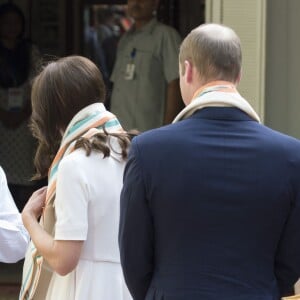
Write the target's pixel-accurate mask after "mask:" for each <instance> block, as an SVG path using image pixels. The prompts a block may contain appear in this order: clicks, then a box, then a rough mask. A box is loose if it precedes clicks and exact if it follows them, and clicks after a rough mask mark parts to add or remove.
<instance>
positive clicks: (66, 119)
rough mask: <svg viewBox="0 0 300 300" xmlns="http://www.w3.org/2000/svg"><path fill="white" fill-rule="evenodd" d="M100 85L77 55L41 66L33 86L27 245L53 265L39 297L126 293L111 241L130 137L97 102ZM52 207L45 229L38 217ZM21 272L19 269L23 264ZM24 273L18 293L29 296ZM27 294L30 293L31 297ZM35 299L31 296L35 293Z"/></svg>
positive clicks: (118, 297) (116, 299)
mask: <svg viewBox="0 0 300 300" xmlns="http://www.w3.org/2000/svg"><path fill="white" fill-rule="evenodd" d="M104 99H105V87H104V83H103V79H102V76H101V74H100V71H99V70H98V68H97V67H96V66H95V65H94V63H92V62H91V61H90V60H88V59H87V58H84V57H80V56H70V57H65V58H62V59H59V60H58V61H56V62H52V63H50V64H49V65H47V66H46V67H45V68H44V70H43V71H42V72H41V73H40V74H39V75H38V76H37V77H36V78H35V80H34V82H33V87H32V132H33V135H34V136H35V137H36V138H37V139H38V141H39V145H38V149H37V152H36V156H35V166H36V169H37V174H36V178H44V177H46V176H47V175H48V178H49V179H48V187H47V188H46V187H45V188H42V189H40V190H38V191H36V192H35V193H34V194H33V195H32V196H31V198H30V199H29V201H28V203H27V204H26V206H25V208H24V210H23V212H22V219H23V222H24V225H25V227H26V228H27V230H28V232H29V234H30V236H31V239H32V242H33V244H32V245H33V247H32V249H33V250H32V249H30V251H33V252H34V253H38V255H37V256H36V257H37V260H39V259H40V257H42V259H43V260H45V261H46V262H47V264H48V265H49V266H50V268H51V269H52V270H53V274H52V276H51V280H50V284H49V287H48V290H47V293H46V298H45V299H48V300H49V299H53V300H54V299H55V300H60V299H61V300H68V299H70V300H71V299H72V300H74V299H89V300H93V299H95V300H96V299H97V300H98V299H111V300H123V299H130V295H129V293H128V291H127V288H126V286H125V284H124V281H123V277H122V271H121V267H120V258H119V251H118V243H117V234H118V223H119V196H120V190H121V186H122V174H123V168H124V164H125V159H126V157H127V149H128V147H129V145H130V139H131V135H130V134H128V133H126V132H124V131H123V129H122V127H121V125H120V123H119V122H118V120H117V118H116V117H115V116H114V115H113V114H111V113H110V112H108V111H107V110H106V109H105V107H104V105H103V104H102V103H101V102H102V101H103V100H104ZM50 206H52V207H53V206H54V210H55V216H56V220H55V228H53V229H55V230H54V233H53V234H51V230H50V233H48V232H49V230H48V232H47V231H46V230H45V228H43V226H42V225H40V224H39V223H38V218H39V217H40V216H41V215H42V221H43V223H44V224H46V223H47V215H45V214H42V210H43V207H45V209H46V210H47V208H49V207H50ZM24 270H25V268H24ZM29 277H30V274H23V285H22V290H21V297H20V298H21V299H31V297H33V296H32V295H33V294H34V291H33V292H32V289H33V288H32V286H30V284H28V282H27V281H28V278H29ZM30 294H31V295H30ZM33 299H37V298H33Z"/></svg>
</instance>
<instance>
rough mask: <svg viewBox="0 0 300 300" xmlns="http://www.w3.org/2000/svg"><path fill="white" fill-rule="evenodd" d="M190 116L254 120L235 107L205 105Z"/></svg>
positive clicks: (195, 117)
mask: <svg viewBox="0 0 300 300" xmlns="http://www.w3.org/2000/svg"><path fill="white" fill-rule="evenodd" d="M190 118H193V119H208V120H229V121H253V122H254V120H253V119H252V118H251V117H250V116H248V115H247V114H246V113H244V112H243V111H241V110H240V109H238V108H236V107H206V108H203V109H200V110H198V111H196V112H195V113H194V114H193V115H192V116H191V117H190Z"/></svg>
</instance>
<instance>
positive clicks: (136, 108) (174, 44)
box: [111, 19, 181, 131]
mask: <svg viewBox="0 0 300 300" xmlns="http://www.w3.org/2000/svg"><path fill="white" fill-rule="evenodd" d="M180 41H181V39H180V36H179V34H178V33H177V32H176V30H174V29H173V28H171V27H169V26H166V25H163V24H162V23H159V22H158V21H157V20H156V19H153V20H151V21H150V22H149V23H148V24H147V25H145V26H144V27H142V28H141V29H139V30H134V29H133V28H132V29H131V30H129V32H127V33H126V34H125V35H124V36H123V37H122V39H121V40H120V43H119V46H118V52H117V60H116V63H115V67H114V70H113V73H112V76H111V80H112V81H113V83H114V88H113V93H112V98H111V111H112V112H113V113H114V114H116V115H117V116H118V118H119V120H120V122H121V124H122V125H123V126H124V127H125V129H127V130H129V129H138V130H140V131H144V130H148V129H151V128H155V127H159V126H161V125H163V118H164V113H165V100H166V88H167V84H168V83H169V82H171V81H172V80H174V79H176V78H178V52H179V45H180ZM128 64H134V65H135V71H134V76H133V79H132V80H126V79H125V75H126V68H127V65H128Z"/></svg>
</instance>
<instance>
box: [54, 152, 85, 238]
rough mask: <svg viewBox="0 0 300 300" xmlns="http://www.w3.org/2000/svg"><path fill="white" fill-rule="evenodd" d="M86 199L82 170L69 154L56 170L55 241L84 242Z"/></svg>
mask: <svg viewBox="0 0 300 300" xmlns="http://www.w3.org/2000/svg"><path fill="white" fill-rule="evenodd" d="M77 158H78V157H77ZM88 199H89V198H88V186H87V180H86V179H85V174H84V168H81V166H80V165H78V162H77V161H76V159H74V156H73V154H70V155H69V156H67V157H66V158H64V159H63V160H62V161H61V163H60V165H59V168H58V174H57V183H56V198H55V213H56V225H55V240H79V241H83V240H86V238H87V231H88Z"/></svg>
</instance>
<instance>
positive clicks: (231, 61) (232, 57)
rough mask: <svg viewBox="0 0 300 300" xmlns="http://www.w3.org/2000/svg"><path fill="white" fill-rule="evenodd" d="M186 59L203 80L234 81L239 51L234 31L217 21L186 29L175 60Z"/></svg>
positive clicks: (239, 68)
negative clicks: (189, 30) (187, 31)
mask: <svg viewBox="0 0 300 300" xmlns="http://www.w3.org/2000/svg"><path fill="white" fill-rule="evenodd" d="M185 60H188V61H190V62H191V63H192V64H193V65H194V66H195V67H196V69H197V70H198V72H199V75H200V77H201V78H202V79H204V80H206V81H211V80H226V81H230V82H236V80H237V79H238V77H239V74H240V71H241V64H242V51H241V43H240V39H239V37H238V36H237V34H236V33H235V32H234V31H233V30H232V29H231V28H229V27H226V26H224V25H220V24H203V25H201V26H199V27H197V28H195V29H194V30H192V31H191V32H190V34H189V35H188V36H187V37H186V38H185V39H184V41H183V42H182V45H181V47H180V53H179V62H180V64H181V69H182V72H183V74H184V72H185V68H184V61H185Z"/></svg>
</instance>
